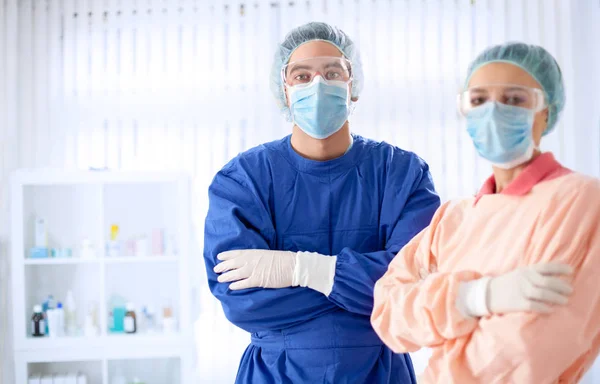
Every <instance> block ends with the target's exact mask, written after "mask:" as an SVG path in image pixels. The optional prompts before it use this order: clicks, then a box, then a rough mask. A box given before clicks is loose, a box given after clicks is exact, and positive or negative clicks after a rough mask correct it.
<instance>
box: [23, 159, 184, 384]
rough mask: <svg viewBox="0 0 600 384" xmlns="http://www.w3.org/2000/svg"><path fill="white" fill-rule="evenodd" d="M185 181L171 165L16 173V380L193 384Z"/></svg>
mask: <svg viewBox="0 0 600 384" xmlns="http://www.w3.org/2000/svg"><path fill="white" fill-rule="evenodd" d="M189 193H190V187H189V180H188V177H187V176H186V175H184V174H181V173H166V172H103V171H89V172H88V171H72V172H66V171H54V170H20V171H17V172H15V173H14V174H13V177H12V179H11V201H12V204H11V228H12V233H11V240H12V244H11V257H12V284H13V292H14V293H15V296H14V297H13V301H12V302H13V306H12V319H13V340H14V348H15V351H14V352H15V353H14V355H15V371H16V372H15V373H16V379H17V382H18V383H34V384H37V383H49V384H54V383H57V382H58V383H65V384H69V383H73V384H81V383H85V384H89V383H92V384H95V383H97V384H129V383H136V384H137V383H144V384H153V383H173V384H176V383H188V382H190V381H191V378H192V366H193V356H194V345H193V339H194V338H193V334H192V319H191V307H192V305H191V304H192V303H191V294H190V288H191V284H190V276H191V271H190V268H189V262H190V257H191V255H190V252H191V251H190V229H191V217H190V211H191V209H190V196H189Z"/></svg>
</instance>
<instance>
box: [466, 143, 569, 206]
mask: <svg viewBox="0 0 600 384" xmlns="http://www.w3.org/2000/svg"><path fill="white" fill-rule="evenodd" d="M571 172H572V171H571V170H570V169H567V168H564V167H563V166H562V165H560V163H559V162H558V161H556V159H555V158H554V155H553V154H552V153H551V152H546V153H542V154H541V155H540V156H538V157H536V158H535V159H534V160H533V161H532V162H531V163H530V164H529V165H527V167H525V169H524V170H523V172H521V173H520V174H519V176H517V178H516V179H514V180H513V181H512V182H511V183H510V184H509V185H508V186H506V188H504V189H503V190H502V192H500V194H501V195H510V196H524V195H526V194H528V193H529V192H530V191H531V190H532V189H533V187H534V186H535V185H536V184H537V183H540V182H542V181H548V180H552V179H555V178H557V177H560V176H564V175H566V174H569V173H571ZM495 193H496V179H494V175H492V176H490V177H489V178H488V179H487V180H486V181H485V183H483V186H482V187H481V189H480V190H479V193H477V196H475V204H477V202H478V201H479V199H481V198H482V197H483V196H484V195H493V194H495Z"/></svg>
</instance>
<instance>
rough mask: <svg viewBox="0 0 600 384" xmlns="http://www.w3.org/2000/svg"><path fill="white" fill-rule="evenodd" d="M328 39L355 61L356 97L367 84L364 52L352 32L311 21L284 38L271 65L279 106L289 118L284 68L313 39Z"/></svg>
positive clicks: (289, 118) (272, 82)
mask: <svg viewBox="0 0 600 384" xmlns="http://www.w3.org/2000/svg"><path fill="white" fill-rule="evenodd" d="M315 40H316V41H326V42H328V43H331V44H333V45H334V46H335V47H337V49H339V50H340V52H341V53H342V55H344V57H345V58H346V59H348V60H350V62H351V63H352V77H353V80H352V97H358V96H359V95H360V92H361V90H362V87H363V71H362V63H361V60H360V54H359V52H358V48H357V47H356V45H355V44H354V43H353V42H352V40H350V38H349V37H348V35H346V33H344V31H342V30H341V29H339V28H336V27H334V26H331V25H329V24H326V23H318V22H311V23H308V24H304V25H301V26H300V27H298V28H295V29H293V30H292V31H291V32H290V33H288V34H287V36H286V37H285V38H284V39H283V42H282V43H281V44H280V45H279V47H278V48H277V51H276V52H275V58H274V60H273V66H272V68H271V79H270V86H271V91H272V92H273V95H274V96H275V99H276V100H277V105H278V106H279V109H280V110H281V112H282V113H283V114H284V115H285V116H286V118H287V119H288V120H291V116H290V110H289V108H288V105H287V103H286V100H285V91H284V87H283V79H282V78H281V69H282V68H283V66H284V65H286V64H288V62H289V60H290V57H291V56H292V54H293V53H294V51H295V50H296V49H297V48H298V47H299V46H301V45H302V44H305V43H308V42H309V41H315Z"/></svg>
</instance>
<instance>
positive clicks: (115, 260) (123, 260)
mask: <svg viewBox="0 0 600 384" xmlns="http://www.w3.org/2000/svg"><path fill="white" fill-rule="evenodd" d="M103 260H104V261H105V263H106V264H129V263H176V262H178V261H179V256H143V257H139V256H124V257H105V258H104V259H103Z"/></svg>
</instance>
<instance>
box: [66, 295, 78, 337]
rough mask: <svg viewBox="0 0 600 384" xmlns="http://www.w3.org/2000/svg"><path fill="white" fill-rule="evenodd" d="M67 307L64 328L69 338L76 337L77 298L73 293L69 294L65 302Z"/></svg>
mask: <svg viewBox="0 0 600 384" xmlns="http://www.w3.org/2000/svg"><path fill="white" fill-rule="evenodd" d="M65 304H66V307H65V310H64V312H65V313H64V322H65V324H64V326H65V330H66V334H67V336H75V335H76V333H77V305H76V304H75V297H74V296H73V291H71V290H69V291H68V292H67V300H66V302H65Z"/></svg>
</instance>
